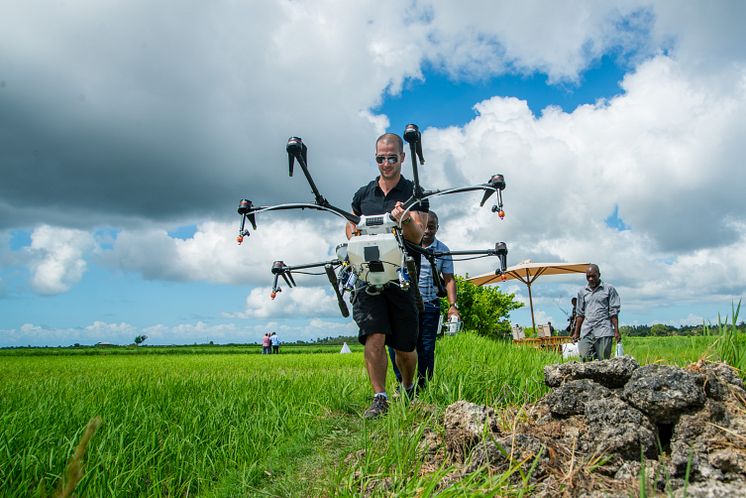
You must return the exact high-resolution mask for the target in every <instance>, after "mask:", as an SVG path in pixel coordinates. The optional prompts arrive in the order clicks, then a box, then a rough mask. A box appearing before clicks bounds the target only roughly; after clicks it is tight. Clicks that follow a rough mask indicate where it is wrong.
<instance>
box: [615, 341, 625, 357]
mask: <svg viewBox="0 0 746 498" xmlns="http://www.w3.org/2000/svg"><path fill="white" fill-rule="evenodd" d="M622 356H624V346H622V341H619V342H617V343H616V357H617V358H621V357H622Z"/></svg>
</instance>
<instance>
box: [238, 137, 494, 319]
mask: <svg viewBox="0 0 746 498" xmlns="http://www.w3.org/2000/svg"><path fill="white" fill-rule="evenodd" d="M404 140H405V141H406V142H407V143H408V144H409V150H410V157H411V160H412V173H413V174H412V177H413V183H414V188H413V192H412V195H411V197H410V198H409V199H408V200H407V201H406V202H405V203H404V205H403V207H404V213H403V214H402V215H401V217H400V220H404V219H406V217H407V214H408V213H409V211H410V210H411V209H412V208H413V207H414V206H416V205H418V204H420V203H423V202H424V201H426V200H428V199H431V198H434V197H438V196H442V195H450V194H456V193H461V192H471V191H477V190H479V191H483V192H484V195H483V196H482V200H481V202H480V204H479V205H480V207H481V206H484V203H485V202H486V201H487V199H489V198H490V196H492V194H495V196H496V203H495V204H494V205H493V206H492V212H493V213H497V214H498V216H499V218H500V219H502V218H503V217H504V216H505V212H504V211H503V202H502V191H503V190H504V189H505V178H504V177H503V175H500V174H496V175H493V176H492V177H490V179H489V180H488V181H487V183H482V184H478V185H471V186H466V187H455V188H448V189H443V190H423V189H422V187H420V182H419V174H418V170H417V167H418V166H417V159H419V163H420V165H424V164H425V160H424V158H423V155H422V136H421V134H420V131H419V129H418V127H417V125H414V124H409V125H407V126H406V128H405V130H404ZM285 149H286V151H287V154H288V170H289V171H288V172H289V175H290V176H291V177H292V176H293V167H294V165H295V162H296V161H297V162H298V164H299V165H300V167H301V169H302V170H303V174H304V175H305V177H306V180H308V184H309V185H310V187H311V191H312V192H313V195H314V198H315V202H313V203H306V202H300V203H286V204H276V205H272V206H254V204H253V203H252V202H251V201H250V200H249V199H241V201H240V202H239V205H238V214H240V215H241V226H240V228H239V231H238V236H237V237H236V241H237V242H238V243H239V244H241V243H242V242H243V240H244V238H245V237H248V236H249V235H250V233H249V230H248V229H247V228H246V221H247V220H248V222H249V223H250V224H251V226H252V228H253V229H254V230H256V215H257V214H258V213H263V212H266V211H278V210H287V209H314V210H318V211H327V212H330V213H332V214H334V215H336V216H339V217H341V218H344V219H345V220H347V221H349V222H350V223H352V224H354V225H355V226H356V228H357V231H358V232H359V235H353V236H352V237H351V238H350V240H349V241H347V242H344V243H341V244H339V245H338V246H337V249H336V258H334V259H331V260H328V261H321V262H317V263H310V264H303V265H297V266H288V265H286V264H285V263H284V262H283V261H275V262H274V263H273V264H272V274H273V275H274V283H273V285H272V293H271V298H272V299H274V298H275V297H276V295H277V293H278V292H280V291H281V290H282V289H281V288H280V286H279V279H280V277H282V279H283V280H284V281H285V283H286V284H287V285H288V287H291V288H292V287H295V285H296V284H295V280H294V279H293V272H295V273H305V274H313V275H321V274H324V273H325V274H326V276H327V277H328V279H329V282H330V283H331V285H332V288H333V289H334V293H335V294H336V297H337V301H338V303H339V309H340V311H341V312H342V315H343V316H345V317H347V316H349V314H350V312H349V309H348V308H347V304H346V303H345V301H344V294H345V293H349V294H350V295H351V297H350V301H351V302H354V299H355V295H356V293H357V292H361V291H363V290H364V291H365V292H367V293H369V294H376V293H380V292H381V290H382V289H383V287H384V286H386V285H398V286H399V287H400V288H401V289H402V290H407V289H409V287H410V286H413V287H414V291H415V294H416V298H417V302H418V305H419V306H420V308H422V299H421V297H420V294H419V288H418V286H417V278H418V274H417V266H416V264H415V259H414V257H413V255H417V254H419V255H421V256H422V258H424V259H425V260H427V261H428V263H429V264H430V265H432V267H433V271H432V274H433V283H434V284H435V286H436V288H437V290H438V292H437V295H438V297H445V295H446V291H445V287H444V286H443V281H442V279H441V278H439V276H438V274H437V271H436V269H435V260H436V259H437V258H442V257H445V256H472V257H487V256H497V257H498V258H499V261H500V266H499V267H498V268H497V270H496V271H495V273H496V274H498V275H499V274H501V273H502V272H504V271H505V269H506V268H507V255H508V248H507V246H506V244H505V243H504V242H497V243H496V244H495V247H494V248H491V249H484V250H467V251H447V252H439V251H432V250H428V249H424V248H422V247H420V246H419V245H416V244H413V243H411V242H409V241H407V240H405V239H404V235H403V231H402V226H401V223H400V222H397V221H396V220H394V219H393V218H392V217H391V215H390V213H385V214H380V215H373V216H358V215H356V214H354V213H350V212H348V211H345V210H343V209H340V208H338V207H336V206H334V205H332V204H330V203H329V201H327V200H326V198H325V197H324V196H322V195H321V193H320V192H319V190H318V188H316V184H315V183H314V181H313V178H312V177H311V174H310V172H309V170H308V164H307V155H308V147H307V146H306V144H304V143H303V141H302V140H301V139H300V138H298V137H290V138H289V139H288V142H287V146H286V148H285ZM423 264H424V262H423ZM322 267H323V269H324V273H309V272H307V271H305V270H310V269H312V268H322Z"/></svg>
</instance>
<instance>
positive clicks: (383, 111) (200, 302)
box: [0, 0, 746, 347]
mask: <svg viewBox="0 0 746 498" xmlns="http://www.w3.org/2000/svg"><path fill="white" fill-rule="evenodd" d="M0 12H2V15H0V347H8V346H26V345H32V346H44V345H47V346H57V345H70V344H74V343H80V344H94V343H96V342H111V343H115V344H128V343H131V342H132V341H133V339H134V337H135V336H137V335H141V334H145V335H147V336H148V340H147V342H146V344H192V343H205V342H209V341H213V342H215V343H230V342H256V341H259V340H260V339H261V336H262V335H263V334H264V333H265V332H266V331H270V330H274V331H277V333H278V334H279V335H280V336H281V337H282V338H283V339H284V340H286V341H290V340H299V339H301V340H313V339H314V338H317V337H327V336H338V335H354V334H356V330H357V329H356V327H355V325H354V323H353V322H352V320H351V319H343V318H342V317H341V316H340V315H339V310H338V308H337V305H336V301H335V299H334V298H333V295H332V293H331V289H330V288H328V283H327V282H326V279H325V278H324V277H316V276H306V277H304V276H298V278H297V279H296V280H297V283H298V284H299V285H298V287H296V288H293V289H287V288H286V289H284V290H283V292H282V293H280V295H279V296H278V297H277V299H275V300H274V301H273V300H271V299H270V298H269V293H270V286H271V284H272V275H271V274H270V268H271V264H272V261H274V260H283V261H285V262H286V263H287V264H289V265H298V264H303V263H309V262H316V261H323V260H325V259H329V258H330V257H331V256H332V254H333V252H334V248H335V247H336V245H337V244H338V243H340V242H342V241H343V240H344V226H343V223H342V222H340V220H339V218H336V217H334V216H331V215H328V214H326V213H317V212H314V213H307V212H300V211H290V212H272V213H265V214H262V215H260V216H259V218H258V228H257V230H256V231H254V230H252V233H251V236H250V237H248V238H247V239H246V240H245V241H244V243H243V244H242V245H241V246H238V245H237V244H236V242H235V236H236V233H237V231H238V224H239V221H240V219H239V216H238V215H237V213H236V207H237V205H238V201H239V200H240V199H241V198H244V197H246V198H249V199H251V200H252V201H253V202H254V203H255V204H259V205H270V204H275V203H280V202H311V201H313V196H312V194H311V191H310V188H309V186H308V184H307V183H306V182H305V179H304V178H303V175H302V174H301V173H300V171H298V169H297V168H296V173H295V175H294V176H293V177H289V176H288V170H287V157H286V154H285V144H286V142H287V138H288V137H289V136H300V137H302V138H303V140H304V143H306V144H307V145H308V148H309V151H308V164H309V168H310V170H311V173H312V175H313V177H314V180H315V183H316V185H317V186H318V188H319V190H320V191H321V192H322V194H323V195H324V196H326V198H327V199H328V200H329V201H330V202H331V203H333V204H335V205H337V206H340V207H342V208H349V205H350V201H351V198H352V195H353V193H354V192H355V190H357V188H359V187H360V186H361V185H363V184H365V183H367V182H369V181H370V180H372V179H373V178H375V176H376V175H377V169H376V166H375V162H374V142H375V138H376V137H377V136H378V135H379V134H381V133H383V132H384V131H392V132H395V133H402V132H403V129H404V126H405V125H406V124H407V123H416V124H418V125H419V127H420V129H421V130H422V141H423V149H424V156H425V159H426V164H425V166H423V167H422V168H421V169H420V172H419V173H420V181H421V183H422V184H423V185H424V186H426V187H428V188H447V187H454V186H462V185H466V184H476V183H482V182H484V181H486V180H487V179H488V178H489V177H490V176H491V175H492V174H494V173H502V174H503V175H505V179H506V183H507V188H506V190H505V191H504V196H503V197H504V202H505V211H506V217H505V219H504V220H499V219H497V217H496V216H495V214H494V213H492V212H490V209H489V207H490V203H489V202H488V203H487V205H486V206H485V207H484V208H481V209H480V208H479V206H478V204H479V200H480V198H481V194H479V193H472V194H459V195H454V196H447V197H440V198H438V199H435V200H434V201H433V203H432V208H433V210H435V211H437V213H438V215H439V218H440V225H441V228H440V231H439V233H438V238H439V239H441V240H442V241H444V242H445V243H446V244H448V245H449V246H450V247H451V249H454V250H460V249H476V248H488V247H492V246H494V243H495V242H497V241H504V242H506V244H507V245H508V249H509V254H508V264H510V265H514V264H518V263H520V262H522V261H525V260H529V259H530V260H532V261H534V262H545V261H552V262H593V263H596V264H598V265H599V267H600V269H601V275H602V279H603V280H604V281H606V282H609V283H611V284H613V285H614V286H615V287H616V288H617V289H618V291H619V294H620V296H621V299H622V311H621V314H620V324H622V325H634V324H652V323H666V324H671V325H676V326H678V325H683V324H700V323H702V322H703V321H710V322H716V321H717V317H718V314H721V315H724V314H727V313H729V312H730V310H731V304H732V303H738V301H739V300H740V299H741V298H742V297H743V296H744V294H746V292H745V291H746V251H744V250H743V246H744V243H746V200H744V186H745V185H746V168H744V167H743V157H746V140H744V137H746V120H744V116H745V115H746V48H745V47H746V31H744V30H743V29H742V20H743V19H746V3H744V2H741V1H738V0H732V1H727V0H723V1H719V2H696V1H679V2H668V1H661V2H657V1H635V0H633V1H619V2H614V1H608V2H592V1H569V2H563V3H561V4H558V3H557V2H551V1H521V2H509V1H503V2H493V1H476V0H475V1H465V2H458V3H455V2H448V1H445V0H432V1H411V2H398V1H386V0H383V1H380V0H379V1H375V2H339V1H323V0H316V1H302V0H300V1H287V0H285V1H268V2H228V1H219V0H218V1H214V2H183V1H176V0H164V1H161V2H146V1H140V0H127V1H119V0H105V1H95V2H94V1H85V0H79V1H74V2H54V3H53V2H13V1H10V0H0ZM403 173H404V176H405V177H410V178H411V167H410V166H405V167H404V168H403ZM496 266H497V261H496V259H495V260H491V259H480V260H474V261H463V262H461V261H459V262H457V263H456V272H457V273H458V274H461V275H464V274H467V273H468V274H469V275H472V276H473V275H478V274H482V273H487V272H491V271H494V269H495V267H496ZM583 285H584V279H583V277H582V275H579V276H570V277H546V278H545V279H543V280H539V281H537V283H536V284H535V285H534V286H533V288H532V292H533V297H534V308H535V311H536V319H537V323H545V322H546V321H552V323H553V324H555V326H556V325H557V324H562V325H564V323H565V320H566V318H565V314H564V313H565V312H567V311H569V310H568V308H569V300H570V298H571V297H572V296H573V295H575V294H576V293H577V291H578V290H579V288H580V287H581V286H583ZM500 286H501V288H502V289H503V290H505V291H507V292H511V293H515V294H516V298H517V299H518V300H520V301H521V302H523V303H525V304H526V307H524V308H522V309H520V310H517V311H514V312H512V313H511V320H512V321H513V322H515V323H520V324H522V325H529V324H530V322H531V319H530V314H529V312H528V294H527V292H526V289H525V287H523V286H522V285H521V284H520V283H515V282H506V283H503V284H500Z"/></svg>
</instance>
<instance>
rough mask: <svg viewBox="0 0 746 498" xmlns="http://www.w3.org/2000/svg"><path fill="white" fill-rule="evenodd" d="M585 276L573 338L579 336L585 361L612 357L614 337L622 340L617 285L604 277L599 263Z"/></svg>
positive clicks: (575, 338)
mask: <svg viewBox="0 0 746 498" xmlns="http://www.w3.org/2000/svg"><path fill="white" fill-rule="evenodd" d="M585 278H586V280H587V281H588V285H587V286H586V287H585V288H584V289H582V290H581V291H580V292H579V293H578V302H577V304H576V306H575V311H576V312H577V317H576V318H575V331H574V332H573V334H572V339H573V341H577V340H578V338H580V343H579V344H578V350H579V352H580V358H581V359H582V360H583V361H589V360H594V359H598V360H605V359H608V358H610V357H611V346H612V344H613V343H614V339H616V340H617V342H619V341H621V340H622V336H621V335H620V334H619V309H620V308H621V302H620V300H619V294H617V291H616V289H615V288H614V287H613V286H612V285H611V284H608V283H606V282H602V281H601V272H600V271H599V269H598V266H596V265H590V266H589V267H588V269H587V270H586V272H585Z"/></svg>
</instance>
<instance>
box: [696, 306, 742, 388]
mask: <svg viewBox="0 0 746 498" xmlns="http://www.w3.org/2000/svg"><path fill="white" fill-rule="evenodd" d="M740 311H741V301H740V300H739V301H738V306H736V305H735V304H733V303H731V315H730V323H728V319H727V318H726V319H725V320H721V318H720V313H718V324H717V329H716V330H715V331H714V332H715V334H714V335H716V339H715V342H714V343H713V345H712V350H713V351H714V352H715V354H716V355H717V356H718V358H719V359H720V360H722V361H724V362H726V363H728V364H729V365H731V366H733V367H736V368H738V369H739V370H741V373H742V374H745V375H746V336H744V335H743V334H739V333H738V327H737V326H736V324H737V323H738V314H739V313H740ZM704 330H705V334H707V335H713V330H712V328H711V327H710V326H708V325H707V324H705V326H704Z"/></svg>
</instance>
